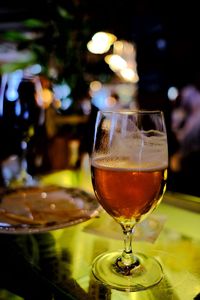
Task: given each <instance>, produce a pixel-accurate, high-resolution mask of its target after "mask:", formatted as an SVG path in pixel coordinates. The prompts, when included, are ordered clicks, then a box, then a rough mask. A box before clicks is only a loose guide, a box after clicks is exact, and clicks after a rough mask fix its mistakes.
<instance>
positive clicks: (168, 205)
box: [0, 168, 200, 300]
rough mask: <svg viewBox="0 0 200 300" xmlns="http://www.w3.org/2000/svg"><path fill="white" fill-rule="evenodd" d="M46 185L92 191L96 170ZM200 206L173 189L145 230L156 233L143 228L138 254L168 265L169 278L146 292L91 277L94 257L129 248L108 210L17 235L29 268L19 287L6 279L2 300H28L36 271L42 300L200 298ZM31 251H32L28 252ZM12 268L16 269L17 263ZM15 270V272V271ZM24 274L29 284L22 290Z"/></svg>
mask: <svg viewBox="0 0 200 300" xmlns="http://www.w3.org/2000/svg"><path fill="white" fill-rule="evenodd" d="M42 181H43V183H44V184H51V183H54V184H59V185H62V186H76V187H79V188H82V189H84V190H86V191H89V192H92V185H91V180H90V171H89V169H87V168H86V169H82V170H79V171H71V170H65V171H61V172H57V173H55V174H51V175H49V176H46V177H45V178H43V179H42ZM199 205H200V202H199V199H198V198H195V197H191V196H187V195H181V194H176V193H171V192H169V191H168V192H167V193H166V194H165V197H164V199H163V201H162V203H161V204H160V206H159V207H158V208H157V209H156V210H155V211H154V212H153V214H152V216H149V220H148V221H147V220H146V225H145V226H147V225H150V227H151V226H152V227H151V230H152V232H153V233H152V235H149V232H148V230H147V227H145V226H144V227H145V229H144V231H145V232H144V233H142V234H141V232H140V230H141V227H140V228H139V227H138V229H137V232H138V235H136V239H135V241H134V242H133V250H134V251H137V252H144V253H147V254H148V255H152V256H155V257H156V258H157V259H158V260H159V261H160V263H161V264H162V267H163V271H164V278H163V279H162V281H161V282H160V283H159V284H158V285H156V286H155V287H153V288H150V289H147V290H145V291H142V292H132V293H128V292H120V291H116V290H110V289H109V288H107V287H105V286H103V285H101V284H100V283H99V282H97V281H96V280H95V279H94V277H93V275H92V274H91V265H92V261H93V260H94V258H95V257H96V256H97V255H98V254H100V253H102V252H104V251H107V250H117V249H122V248H123V241H122V235H121V229H120V226H119V225H118V224H116V223H115V222H114V221H113V220H112V219H111V217H110V216H108V215H107V213H105V212H104V211H103V210H102V211H101V213H100V215H99V217H98V218H94V219H90V220H88V221H86V222H83V223H80V224H77V225H74V226H70V227H67V228H63V229H58V230H54V231H49V232H46V233H41V234H30V235H28V236H27V235H20V236H16V235H15V236H14V237H13V238H14V245H15V244H16V241H17V242H18V241H19V240H20V239H21V240H20V243H19V245H22V246H20V247H21V248H22V253H23V255H21V256H24V258H25V261H26V263H27V266H26V265H25V267H24V265H23V275H22V274H21V273H20V275H19V278H17V279H16V280H18V281H17V282H18V285H17V286H16V284H15V283H11V282H10V284H9V285H7V286H6V281H5V283H4V281H3V284H1V288H2V289H1V292H0V299H16V300H18V299H26V298H23V297H24V295H26V293H28V291H29V290H28V288H29V284H30V281H29V279H28V276H29V275H28V274H29V271H30V270H29V269H31V268H32V270H33V273H31V275H30V276H31V277H30V278H33V279H32V280H33V281H32V282H33V284H32V287H30V290H31V293H36V294H37V291H36V289H39V286H40V288H41V287H42V288H41V291H42V292H41V295H43V296H42V298H40V299H43V300H45V299H47V300H48V299H50V300H54V299H57V300H58V299H59V300H62V299H70V300H79V299H80V300H82V299H88V300H89V299H93V300H95V299H105V300H112V299H113V300H123V299H134V300H140V299H141V300H145V299H148V300H154V299H158V300H168V299H173V300H192V299H199V297H200V234H199V232H200V230H199V228H200V218H199ZM138 226H141V225H138ZM156 226H157V227H156ZM11 238H12V237H11V236H10V235H9V237H8V236H5V235H0V241H1V245H3V244H4V246H5V245H7V246H5V247H8V246H9V245H10V243H11V242H12V243H13V240H12V241H10V240H9V241H8V239H11ZM17 238H18V240H17ZM2 243H3V244H2ZM30 245H31V247H30ZM20 247H18V249H19V248H20ZM25 247H26V251H24V249H25ZM29 248H31V251H30V250H29ZM4 250H5V251H4V255H5V253H7V254H9V257H10V260H11V262H12V263H13V262H15V264H16V266H15V268H16V267H17V266H18V267H19V265H17V264H19V261H17V260H18V257H17V258H15V257H13V256H12V255H11V254H12V253H13V252H12V249H9V250H8V248H5V249H4ZM28 250H29V252H28ZM27 252H28V256H27V255H26V253H27ZM30 253H31V254H32V256H31V255H30ZM13 255H14V254H13ZM11 256H12V257H11ZM21 256H20V257H21ZM9 257H6V258H5V257H4V258H3V259H2V258H1V260H2V261H3V260H4V261H5V260H6V259H7V260H8V261H9ZM30 257H31V259H30ZM10 264H11V263H10ZM5 268H6V267H5ZM10 268H12V266H11V265H10ZM27 268H28V269H27ZM4 272H5V270H4ZM10 272H11V273H12V270H11V271H10ZM13 272H14V273H16V274H15V276H18V273H17V272H16V270H15V271H13ZM26 272H27V273H26ZM4 274H5V273H4ZM26 274H27V275H26ZM0 275H1V277H0V278H3V277H2V276H3V275H2V270H0ZM10 276H11V274H10ZM13 276H14V275H13ZM20 276H22V278H23V282H24V285H23V284H22V285H21V286H20V282H21V281H20ZM24 280H25V281H24ZM26 280H27V283H26ZM30 286H31V285H30ZM25 290H26V293H25V292H24V291H25ZM42 293H43V294H42ZM14 294H15V295H18V296H14ZM6 295H7V296H6ZM8 295H9V297H8ZM4 297H5V298H4ZM6 297H8V298H6ZM31 299H34V298H31ZM36 299H37V298H36ZM38 299H39V298H38Z"/></svg>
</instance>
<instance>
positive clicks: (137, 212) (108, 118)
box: [91, 110, 168, 291]
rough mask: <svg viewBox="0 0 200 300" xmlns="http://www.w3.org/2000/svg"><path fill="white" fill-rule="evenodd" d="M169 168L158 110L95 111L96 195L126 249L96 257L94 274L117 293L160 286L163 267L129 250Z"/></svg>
mask: <svg viewBox="0 0 200 300" xmlns="http://www.w3.org/2000/svg"><path fill="white" fill-rule="evenodd" d="M167 168H168V144H167V133H166V126H165V121H164V116H163V112H162V111H142V110H138V111H115V112H114V111H111V112H103V111H99V112H98V115H97V119H96V126H95V137H94V145H93V152H92V155H91V172H92V183H93V188H94V192H95V195H96V197H97V199H98V201H99V203H100V204H101V205H102V207H103V208H104V209H105V210H106V212H107V213H108V214H109V215H110V216H112V217H113V218H114V219H115V221H116V222H118V223H119V224H120V225H121V228H122V231H123V234H124V250H123V251H114V252H107V253H103V254H101V255H99V256H98V257H97V258H96V259H95V260H94V262H93V266H92V272H93V274H94V276H95V277H96V279H98V280H99V281H101V282H102V283H103V284H105V285H107V286H109V287H110V288H114V289H117V290H121V291H139V290H145V289H147V288H149V287H151V286H154V285H156V284H157V283H159V282H160V281H161V279H162V277H163V272H162V266H161V265H160V263H159V262H158V261H157V260H156V259H155V258H154V257H149V256H146V255H145V254H142V253H134V252H133V251H132V236H133V231H134V227H135V225H136V224H137V223H138V222H141V221H142V220H144V218H146V217H147V216H148V215H149V214H150V213H151V212H152V211H153V210H154V209H155V208H156V207H157V205H158V204H159V203H160V202H161V200H162V197H163V194H164V192H165V190H166V180H167Z"/></svg>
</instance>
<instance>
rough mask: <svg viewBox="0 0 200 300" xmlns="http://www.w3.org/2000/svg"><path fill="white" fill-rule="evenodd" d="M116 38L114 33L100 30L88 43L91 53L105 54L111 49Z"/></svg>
mask: <svg viewBox="0 0 200 300" xmlns="http://www.w3.org/2000/svg"><path fill="white" fill-rule="evenodd" d="M116 39H117V38H116V36H115V35H114V34H111V33H108V32H101V31H100V32H97V33H95V34H94V35H93V37H92V40H90V41H89V42H88V43H87V48H88V50H89V51H90V52H91V53H94V54H103V53H106V52H107V51H108V50H109V49H110V46H111V45H112V44H113V43H114V42H115V41H116Z"/></svg>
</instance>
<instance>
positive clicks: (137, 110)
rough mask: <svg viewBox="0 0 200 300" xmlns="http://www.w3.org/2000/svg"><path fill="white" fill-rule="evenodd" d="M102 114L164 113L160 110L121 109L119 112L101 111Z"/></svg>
mask: <svg viewBox="0 0 200 300" xmlns="http://www.w3.org/2000/svg"><path fill="white" fill-rule="evenodd" d="M99 112H100V113H102V114H122V115H123V114H124V115H132V114H163V111H162V110H160V109H157V110H156V109H155V110H150V109H119V110H99Z"/></svg>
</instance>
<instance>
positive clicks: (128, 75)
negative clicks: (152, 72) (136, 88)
mask: <svg viewBox="0 0 200 300" xmlns="http://www.w3.org/2000/svg"><path fill="white" fill-rule="evenodd" d="M120 75H121V76H122V77H123V79H124V80H126V81H130V82H134V83H135V82H137V81H138V76H137V74H136V72H135V71H134V70H132V69H130V68H124V69H123V70H121V71H120Z"/></svg>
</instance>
